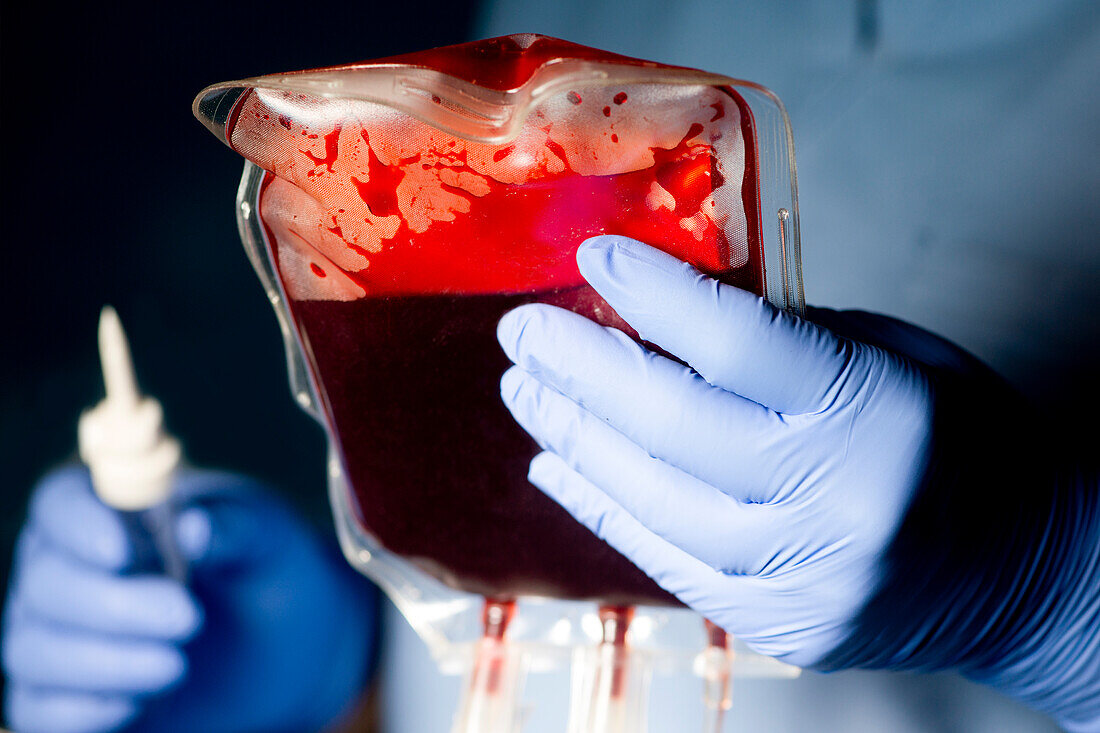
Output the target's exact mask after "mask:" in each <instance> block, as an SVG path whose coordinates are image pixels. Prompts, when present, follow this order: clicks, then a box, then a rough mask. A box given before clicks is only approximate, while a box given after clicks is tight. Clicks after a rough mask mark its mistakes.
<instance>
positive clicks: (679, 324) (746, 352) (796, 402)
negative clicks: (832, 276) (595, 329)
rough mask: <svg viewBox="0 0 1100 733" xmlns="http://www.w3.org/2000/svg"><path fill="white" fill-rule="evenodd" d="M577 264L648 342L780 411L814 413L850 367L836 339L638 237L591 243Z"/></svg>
mask: <svg viewBox="0 0 1100 733" xmlns="http://www.w3.org/2000/svg"><path fill="white" fill-rule="evenodd" d="M577 264H578V266H579V267H580V271H581V274H582V275H584V277H585V279H586V280H588V282H589V283H590V284H591V285H592V287H594V288H595V289H596V291H597V292H599V294H600V295H601V296H603V298H604V299H605V300H606V301H607V302H608V303H609V304H610V305H611V307H612V308H614V309H615V310H616V311H617V312H618V313H619V315H620V316H622V317H623V318H624V319H625V320H626V321H627V323H629V324H630V325H631V326H633V327H634V328H635V329H636V330H637V331H638V333H639V334H640V335H641V337H642V338H643V339H645V340H647V341H650V342H652V343H655V344H657V345H658V346H660V347H661V348H663V349H665V350H666V351H668V352H669V353H672V354H675V355H676V356H678V357H679V358H681V359H683V360H684V361H686V362H687V363H688V364H690V365H691V366H692V368H694V369H695V371H697V372H698V373H699V374H701V375H702V376H703V378H705V379H706V380H707V381H708V382H710V383H711V384H713V385H714V386H716V387H721V388H722V389H725V390H727V391H730V392H736V393H737V394H739V395H741V396H742V397H746V398H748V399H750V400H752V401H754V402H757V403H759V404H762V405H765V406H767V407H770V408H772V409H773V410H776V411H777V412H782V413H786V414H804V413H809V412H816V411H817V410H818V409H820V408H821V407H822V406H823V405H824V404H825V403H826V402H827V400H828V397H829V393H830V390H831V389H832V387H833V386H834V385H835V384H836V383H837V380H838V379H839V377H840V375H841V374H842V373H843V371H844V369H845V366H846V364H847V363H848V356H849V354H848V352H847V348H848V345H847V344H846V342H841V341H840V340H839V339H837V338H836V337H835V336H834V335H833V334H831V333H830V332H829V331H827V330H825V329H822V328H819V327H818V326H816V325H814V324H813V323H810V322H809V321H805V320H803V319H800V318H797V317H795V316H793V315H791V314H789V313H786V312H784V311H782V310H779V309H777V308H775V307H774V306H772V305H771V304H769V303H768V302H767V301H765V300H763V299H762V298H759V297H757V296H755V295H753V294H751V293H749V292H747V291H744V290H740V289H738V288H734V287H731V286H728V285H724V284H722V283H719V282H718V281H717V280H714V279H712V278H709V277H707V276H706V275H703V274H702V273H700V272H699V271H698V270H696V269H695V268H693V267H692V266H691V265H689V264H687V263H685V262H681V261H680V260H678V259H676V258H675V257H673V256H671V255H668V254H665V253H664V252H661V251H660V250H658V249H654V248H653V247H649V246H647V245H644V244H642V243H640V242H636V241H634V240H632V239H628V238H626V237H620V236H610V235H609V236H601V237H593V238H592V239H589V240H587V241H586V242H585V243H584V244H582V245H581V247H580V249H579V250H578V251H577Z"/></svg>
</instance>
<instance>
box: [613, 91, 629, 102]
mask: <svg viewBox="0 0 1100 733" xmlns="http://www.w3.org/2000/svg"><path fill="white" fill-rule="evenodd" d="M626 100H627V96H626V92H619V93H618V94H616V95H615V97H614V98H613V99H612V100H611V101H612V102H614V103H615V104H622V103H623V102H625V101H626Z"/></svg>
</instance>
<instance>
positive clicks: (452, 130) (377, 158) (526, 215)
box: [194, 34, 802, 666]
mask: <svg viewBox="0 0 1100 733" xmlns="http://www.w3.org/2000/svg"><path fill="white" fill-rule="evenodd" d="M194 111H195V114H196V116H197V117H198V118H199V119H200V120H201V121H202V122H203V123H204V124H205V125H206V126H207V127H208V128H209V129H210V130H211V131H212V132H213V133H214V134H215V135H216V136H217V137H218V138H219V139H221V140H222V141H223V142H224V143H226V144H227V145H229V146H230V147H231V148H232V149H234V150H235V151H237V152H238V153H240V154H241V155H242V156H243V157H245V158H246V159H247V161H248V162H247V163H246V169H245V176H244V179H243V180H242V183H241V189H240V192H239V195H238V201H237V205H238V220H239V223H240V227H241V234H242V238H243V239H244V242H245V247H246V249H247V250H248V252H249V254H250V256H251V258H252V261H253V264H254V265H255V267H256V269H257V271H258V272H259V274H260V276H261V279H263V280H264V283H265V286H266V288H267V290H268V293H269V296H270V297H271V299H272V302H273V303H275V305H276V311H277V313H278V314H279V317H280V319H281V322H282V325H283V330H284V336H285V338H286V342H287V352H288V362H289V367H290V372H291V378H292V382H293V389H294V390H295V393H296V395H297V397H298V399H299V402H300V403H301V404H302V405H303V406H304V407H305V408H306V409H308V410H310V411H311V412H312V413H313V414H314V415H315V416H316V417H317V418H318V419H319V420H320V421H321V422H322V423H323V424H324V425H325V427H326V429H327V431H328V435H329V439H330V447H331V461H330V467H329V468H330V471H329V472H330V479H331V485H330V496H331V499H332V502H333V505H334V511H335V515H336V521H337V526H338V528H339V530H340V533H341V539H342V542H343V544H344V549H345V552H346V554H347V555H348V557H349V559H350V560H351V562H352V563H353V564H355V565H356V566H358V567H359V568H360V569H361V570H363V571H364V572H365V573H367V574H368V575H370V576H371V577H372V578H373V579H375V580H376V581H377V582H379V583H380V584H381V585H382V586H383V588H384V589H385V590H386V591H387V593H388V594H389V595H390V596H391V597H392V598H393V599H394V600H395V602H396V603H397V605H398V607H399V608H400V609H401V610H402V612H403V613H404V614H405V616H406V617H407V618H409V620H410V622H412V623H413V625H414V627H416V628H417V630H418V631H419V632H420V634H421V636H422V637H423V638H425V640H426V641H427V642H428V643H429V645H430V646H431V647H432V649H433V651H434V652H435V653H436V654H437V656H441V655H442V656H445V655H446V653H447V650H448V648H449V647H450V646H451V645H453V644H454V643H456V642H460V643H463V644H467V645H477V644H478V643H479V642H478V640H479V639H482V637H483V636H484V635H485V634H486V633H487V632H486V629H485V628H484V627H483V625H482V624H481V609H482V603H481V599H480V598H479V597H478V595H484V596H487V597H492V598H495V599H513V598H518V599H520V600H521V606H522V605H523V602H524V601H523V599H530V598H542V599H567V600H577V601H597V602H599V604H601V605H602V606H605V607H612V606H614V607H620V606H621V607H626V606H634V605H639V604H641V605H644V606H650V607H653V606H656V607H664V608H663V610H661V612H660V614H659V615H658V616H652V617H649V616H646V614H645V612H643V611H639V613H637V614H635V620H634V623H633V625H632V627H631V628H632V629H633V631H632V634H633V639H634V641H633V642H632V646H631V648H632V649H633V650H636V651H637V652H638V653H640V654H644V653H645V648H646V644H647V639H650V640H652V639H657V638H658V637H660V636H661V634H662V633H665V632H662V631H661V629H666V630H667V629H670V628H672V627H674V626H675V623H673V621H672V620H675V619H676V618H679V616H678V615H677V614H679V613H680V612H678V611H675V610H674V608H673V607H676V606H678V605H679V604H678V603H677V601H676V600H675V599H674V598H673V597H672V596H670V595H668V594H667V593H665V592H664V591H663V590H662V589H661V588H660V587H659V586H657V584H656V583H654V582H653V581H652V580H651V579H649V578H648V577H647V576H646V575H645V574H643V573H642V572H641V571H640V570H638V568H637V567H635V566H634V565H633V564H632V563H630V562H629V561H628V560H627V559H626V558H624V557H623V556H621V555H619V554H618V553H617V552H616V551H615V550H613V549H612V548H611V547H610V546H608V545H606V544H605V543H603V542H602V541H601V540H599V539H598V538H597V537H595V536H594V535H593V534H591V533H590V532H589V531H588V530H587V529H586V528H584V527H583V526H581V525H580V524H578V523H577V522H576V521H574V520H573V519H572V518H571V517H570V516H569V515H568V514H567V513H566V512H565V511H564V510H563V509H562V508H561V507H559V506H558V505H557V504H555V503H554V502H553V501H552V500H550V499H549V498H547V497H546V496H545V495H543V494H542V493H541V492H540V491H538V490H537V489H535V488H534V487H532V486H531V485H530V484H529V483H528V482H527V478H526V476H527V465H528V462H529V461H530V459H531V458H532V457H533V456H534V455H535V453H536V452H537V451H538V448H537V446H536V445H535V443H534V442H533V441H532V440H531V439H530V438H529V437H528V436H527V435H526V434H525V433H524V432H523V431H522V430H521V429H520V428H519V427H518V426H517V425H516V424H515V423H514V421H513V420H512V418H511V416H510V414H509V413H508V411H507V410H506V409H505V408H504V406H503V404H502V403H501V400H500V397H499V387H498V383H499V378H500V375H501V373H502V372H503V371H504V370H505V368H506V367H507V359H506V357H505V356H504V354H503V353H502V352H501V350H500V348H499V346H498V344H497V342H496V338H495V328H496V323H497V321H498V320H499V318H500V317H501V316H502V315H503V314H504V313H505V312H506V311H508V310H510V309H511V308H514V307H515V306H517V305H520V304H523V303H530V302H543V303H551V304H554V305H557V306H561V307H564V308H569V309H571V310H573V311H575V312H577V313H580V314H582V315H585V316H587V317H589V318H591V319H593V320H595V321H597V322H599V323H602V324H605V325H609V326H614V327H617V328H621V329H623V330H625V331H627V332H628V333H630V334H631V335H632V336H636V334H634V333H633V331H632V330H631V329H630V328H629V326H627V324H626V323H625V322H624V321H622V320H621V319H620V318H619V317H618V315H617V314H616V313H615V312H614V311H613V310H612V309H611V308H610V307H609V306H608V305H607V303H606V302H604V301H603V299H602V298H600V297H599V295H597V294H596V292H595V291H594V290H592V289H591V288H590V287H588V286H587V284H586V283H585V281H584V280H583V278H582V277H581V276H580V273H579V272H578V270H577V265H576V261H575V254H576V250H577V247H578V246H579V245H580V243H581V242H582V241H583V240H584V239H585V238H587V237H590V236H593V235H596V234H622V235H626V236H630V237H634V238H636V239H639V240H642V241H644V242H647V243H649V244H652V245H654V246H656V247H659V248H661V249H664V250H665V251H667V252H669V253H671V254H673V255H674V256H676V257H679V258H680V259H683V260H686V261H688V262H690V263H692V264H693V265H695V266H696V267H698V268H699V269H701V270H703V271H705V272H707V273H709V274H711V275H713V276H714V277H717V278H719V279H721V280H722V281H723V282H726V283H728V284H731V285H735V286H738V287H741V288H745V289H747V290H750V291H752V292H755V293H757V294H759V295H762V296H764V297H766V298H768V300H770V301H771V302H772V303H774V304H776V305H778V306H780V307H784V308H788V309H791V310H794V311H796V312H797V311H800V310H801V308H802V284H801V270H800V264H799V249H798V245H799V239H798V215H797V213H798V210H797V199H796V191H795V182H794V181H795V176H794V158H793V148H792V145H791V137H790V128H789V125H788V123H787V118H786V115H785V113H784V112H783V109H782V106H781V104H780V103H779V101H778V99H776V98H775V97H774V95H772V94H771V93H770V92H768V91H767V90H765V89H763V88H761V87H759V86H757V85H754V84H751V83H748V82H741V81H736V80H733V79H730V78H727V77H724V76H719V75H715V74H709V73H705V72H702V71H696V70H693V69H685V68H680V67H671V66H665V65H661V64H656V63H652V62H648V61H640V60H637V59H631V58H627V57H623V56H618V55H615V54H611V53H607V52H603V51H599V50H596V49H590V48H586V47H583V46H578V45H575V44H572V43H568V42H565V41H560V40H557V39H553V38H547V37H544V36H538V35H534V34H522V35H515V36H508V37H503V38H494V39H489V40H484V41H477V42H474V43H468V44H463V45H459V46H451V47H447V48H441V49H433V50H430V51H424V52H420V53H414V54H408V55H405V56H399V57H392V58H388V59H380V60H376V61H368V62H363V63H358V64H349V65H346V66H337V67H331V68H325V69H317V70H310V71H302V72H293V73H286V74H276V75H270V76H264V77H258V78H253V79H246V80H242V81H235V82H227V83H223V84H217V85H214V86H212V87H209V88H207V89H206V90H204V91H203V92H202V93H201V94H200V95H199V96H198V98H197V99H196V100H195V104H194ZM472 594H475V595H472ZM547 604H549V605H547ZM555 604H557V605H555ZM585 608H588V609H589V610H582V609H580V607H579V606H569V604H567V603H565V604H562V603H558V602H556V601H555V602H551V601H538V602H537V603H536V604H535V606H534V607H530V608H528V609H527V610H526V611H524V610H522V609H521V612H520V613H518V614H517V617H516V620H515V621H513V622H512V624H511V625H510V626H509V638H510V639H511V640H513V641H514V642H517V643H524V640H525V639H526V640H532V639H538V640H539V643H540V644H542V645H543V646H542V647H540V649H543V651H545V649H547V648H561V649H566V648H569V647H571V646H572V645H575V644H577V643H580V641H583V640H584V638H585V637H584V634H583V633H582V626H583V624H582V623H581V616H583V615H584V614H585V613H589V611H594V609H595V607H594V606H586V607H585ZM670 619H672V620H670ZM566 622H568V623H566ZM563 623H564V626H563ZM624 628H625V627H624ZM692 628H693V629H694V632H693V634H694V635H692V634H688V637H690V638H691V639H692V640H691V641H675V640H670V638H664V639H663V641H662V643H663V644H664V646H663V647H662V648H665V649H670V648H681V650H689V649H690V650H691V652H690V654H686V655H685V657H686V659H688V660H689V664H688V666H690V658H691V656H690V655H691V654H694V652H695V651H697V649H698V648H701V647H702V645H703V642H704V641H705V639H704V637H703V635H702V624H701V622H699V621H698V619H694V621H693V626H692ZM640 630H641V631H640ZM647 634H648V636H647ZM695 644H698V646H696V647H693V646H692V645H695ZM482 646H485V644H482ZM539 653H540V654H541V653H542V652H539ZM548 654H549V653H548ZM549 656H553V655H552V654H549ZM565 656H566V657H568V654H566V655H565Z"/></svg>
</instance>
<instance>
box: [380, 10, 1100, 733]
mask: <svg viewBox="0 0 1100 733" xmlns="http://www.w3.org/2000/svg"><path fill="white" fill-rule="evenodd" d="M513 32H539V33H544V34H546V35H552V36H558V37H562V38H566V39H568V40H572V41H576V42H578V43H582V44H586V45H591V46H597V47H601V48H606V49H609V50H613V51H617V52H620V53H625V54H628V55H633V56H639V57H642V58H650V59H654V60H658V61H662V62H667V63H673V64H681V65H685V66H692V67H697V68H703V69H707V70H712V71H717V72H722V73H725V74H729V75H731V76H735V77H739V78H744V79H749V80H752V81H756V82H759V83H762V84H764V85H765V86H768V87H770V88H771V89H773V90H774V91H775V92H776V93H778V94H779V96H780V97H781V98H782V99H783V100H784V102H785V103H786V105H787V108H788V111H789V113H790V117H791V122H792V125H793V128H794V133H795V147H796V155H797V159H798V178H799V194H800V204H801V222H802V252H803V263H804V276H805V288H806V297H807V301H808V302H810V303H812V304H816V305H827V306H831V307H837V308H863V309H867V310H873V311H880V312H884V313H889V314H892V315H895V316H898V317H900V318H903V319H905V320H908V321H912V322H914V323H917V324H919V325H921V326H924V327H926V328H928V329H930V330H932V331H935V332H938V333H940V334H942V335H944V336H947V337H948V338H950V339H952V340H954V341H955V342H957V343H959V344H960V345H962V346H963V347H965V348H967V349H968V350H970V351H972V352H973V353H975V354H977V355H978V356H979V357H980V358H982V359H983V360H985V361H986V362H988V363H989V364H991V365H992V366H993V367H994V368H996V369H997V370H998V371H999V372H1001V373H1002V374H1004V375H1005V376H1007V377H1008V378H1009V379H1010V380H1011V381H1013V382H1014V383H1015V384H1017V385H1018V386H1019V387H1020V388H1021V389H1023V390H1024V391H1025V392H1027V393H1029V394H1030V395H1031V396H1033V397H1034V398H1035V399H1038V400H1047V401H1052V402H1053V403H1054V404H1056V405H1058V406H1060V407H1063V408H1065V410H1066V411H1067V412H1070V411H1074V410H1076V409H1078V408H1080V409H1087V410H1093V409H1095V408H1098V407H1100V399H1098V390H1097V387H1096V386H1095V385H1094V384H1093V382H1094V381H1095V380H1094V379H1092V378H1091V376H1090V375H1095V374H1096V373H1097V372H1098V371H1100V370H1098V366H1100V325H1098V322H1100V319H1097V318H1096V317H1095V315H1094V314H1095V313H1096V312H1097V308H1098V306H1100V288H1097V284H1098V283H1100V236H1098V234H1097V231H1098V226H1097V225H1098V224H1100V3H1097V2H1095V1H1094V0H1081V1H1077V2H1054V1H1053V0H1036V1H1035V2H1016V3H1014V2H1006V1H1005V0H969V1H968V2H947V1H941V2H930V3H910V2H905V0H892V1H886V0H883V1H881V2H877V3H876V2H874V1H873V0H864V1H863V2H859V1H857V2H847V3H842V2H824V1H815V0H799V1H797V2H776V1H775V0H747V1H739V2H732V1H728V0H727V1H725V2H723V1H722V0H712V1H707V0H685V1H682V2H669V1H668V0H635V1H634V2H631V3H626V2H614V1H613V0H556V1H555V2H546V1H545V0H539V1H538V2H527V1H525V0H497V2H495V3H493V4H490V5H488V6H487V7H486V8H485V9H484V11H483V16H482V18H481V22H480V26H479V30H478V34H479V35H481V36H496V35H504V34H507V33H513ZM1092 429H1094V430H1095V428H1092ZM386 622H387V624H388V631H387V634H386V636H387V640H386V645H385V648H384V651H383V660H382V664H381V667H380V669H381V670H382V675H383V693H384V694H383V700H384V708H385V713H384V714H385V719H386V725H385V730H387V731H393V732H395V733H396V732H398V731H400V732H404V731H417V732H424V731H445V730H447V729H448V725H449V720H450V716H451V712H452V711H453V708H454V703H455V701H456V700H457V696H458V686H459V685H458V680H457V679H454V678H442V677H440V676H439V675H438V674H437V673H436V672H435V671H434V668H433V667H432V666H431V663H430V660H429V659H428V656H427V652H426V650H425V649H424V648H423V646H422V645H421V644H420V642H419V640H418V639H417V638H416V637H415V635H413V634H412V632H411V631H410V630H409V629H408V627H407V626H405V625H404V624H403V622H402V620H401V619H400V617H399V616H398V615H397V613H396V612H395V611H393V609H392V607H389V612H388V614H387V617H386ZM700 695H701V687H700V683H699V681H698V680H695V679H691V678H685V679H683V680H678V681H675V682H673V683H668V684H663V685H661V686H659V687H657V688H656V689H655V690H654V695H653V703H652V706H651V722H650V730H651V731H653V732H654V733H657V732H662V731H680V730H698V729H699V728H700V723H699V722H697V721H699V720H701V715H700V712H699V710H700V708H701V704H700ZM526 697H527V698H528V699H529V700H530V701H532V703H533V705H534V709H533V711H532V714H531V718H530V722H529V724H528V725H527V727H525V728H524V731H525V733H549V732H551V731H554V732H555V733H561V732H563V731H564V729H565V721H564V715H565V710H566V701H567V680H566V678H565V677H564V676H559V677H555V678H545V679H542V678H535V679H532V680H531V682H530V683H529V685H528V694H527V696H526ZM727 730H729V731H776V732H781V731H846V732H859V731H889V732H891V733H908V732H910V731H914V732H915V731H986V730H988V731H1000V732H1003V733H1008V732H1010V731H1011V732H1018V733H1025V732H1027V733H1032V732H1036V731H1049V730H1057V728H1056V726H1054V725H1053V724H1052V723H1051V722H1049V721H1048V720H1046V719H1045V718H1043V717H1042V716H1040V715H1038V714H1036V713H1034V712H1031V711H1029V710H1027V709H1026V708H1024V707H1023V706H1022V705H1019V704H1017V703H1014V702H1012V701H1010V700H1007V699H1005V698H1003V697H1001V696H1000V695H998V694H997V693H995V692H993V691H991V690H987V689H985V688H982V687H979V686H977V685H974V684H971V683H969V682H966V681H965V680H962V679H961V678H959V677H956V676H953V675H946V674H945V675H933V676H920V675H910V674H888V673H871V672H847V673H840V674H834V675H819V674H812V673H808V674H806V675H804V676H803V677H802V678H801V679H799V680H797V681H794V682H789V681H742V682H739V683H737V684H736V687H735V691H734V707H733V711H732V713H731V715H730V716H729V720H728V721H727Z"/></svg>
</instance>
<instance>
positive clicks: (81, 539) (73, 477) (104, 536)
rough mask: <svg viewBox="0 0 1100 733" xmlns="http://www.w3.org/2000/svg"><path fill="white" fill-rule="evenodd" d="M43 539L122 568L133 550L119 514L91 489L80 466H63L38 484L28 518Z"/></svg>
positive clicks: (73, 553)
mask: <svg viewBox="0 0 1100 733" xmlns="http://www.w3.org/2000/svg"><path fill="white" fill-rule="evenodd" d="M28 522H29V524H30V525H31V526H32V527H33V528H34V531H35V532H37V533H38V534H39V536H40V537H41V539H42V540H43V541H44V542H47V543H49V544H50V545H51V546H53V547H55V548H57V549H58V550H60V551H62V552H64V553H66V554H68V555H71V556H73V557H75V558H77V559H78V560H81V561H83V562H86V563H89V564H91V565H95V566H97V567H101V568H104V569H106V570H122V569H124V568H125V567H126V566H127V565H128V564H129V563H130V562H131V560H132V557H133V553H132V548H131V546H130V542H129V539H128V538H127V536H126V529H125V527H124V526H123V523H122V520H121V518H120V517H119V516H118V514H117V513H116V512H115V511H114V510H113V509H110V508H109V507H107V506H105V505H104V504H103V503H102V502H101V501H100V500H99V499H98V498H97V497H96V496H95V494H94V493H93V490H92V481H91V477H90V476H89V474H88V469H87V468H85V467H84V466H66V467H65V468H61V469H58V470H56V471H54V472H52V473H50V474H47V475H46V476H45V477H44V478H43V479H42V480H41V481H40V482H39V484H38V488H37V489H36V490H35V493H34V497H33V498H32V499H31V506H30V512H29V518H28Z"/></svg>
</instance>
